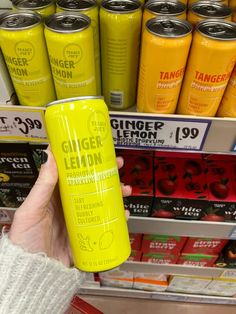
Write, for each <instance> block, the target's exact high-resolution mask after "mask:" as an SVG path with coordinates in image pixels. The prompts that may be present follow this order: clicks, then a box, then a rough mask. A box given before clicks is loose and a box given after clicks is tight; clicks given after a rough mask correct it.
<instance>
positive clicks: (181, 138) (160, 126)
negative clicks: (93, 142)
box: [110, 114, 211, 151]
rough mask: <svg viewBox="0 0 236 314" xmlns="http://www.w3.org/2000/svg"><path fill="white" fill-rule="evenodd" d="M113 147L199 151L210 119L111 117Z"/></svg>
mask: <svg viewBox="0 0 236 314" xmlns="http://www.w3.org/2000/svg"><path fill="white" fill-rule="evenodd" d="M110 120H111V127H112V134H113V140H114V144H115V146H116V147H117V148H119V147H136V148H139V147H140V148H142V147H143V148H144V147H145V148H146V149H147V148H150V149H153V148H159V149H171V150H173V149H177V150H196V151H200V150H202V147H203V145H204V142H205V139H206V136H207V134H208V130H209V128H210V125H211V121H210V120H205V119H204V120H200V119H188V118H186V119H185V118H181V119H180V118H179V119H177V118H172V117H171V118H162V117H161V118H159V117H148V116H146V117H142V116H139V117H137V116H132V115H128V116H127V115H116V114H111V118H110Z"/></svg>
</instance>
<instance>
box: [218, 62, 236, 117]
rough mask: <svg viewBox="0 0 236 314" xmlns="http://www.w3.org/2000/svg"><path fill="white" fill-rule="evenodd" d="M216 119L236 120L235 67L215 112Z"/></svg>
mask: <svg viewBox="0 0 236 314" xmlns="http://www.w3.org/2000/svg"><path fill="white" fill-rule="evenodd" d="M217 117H231V118H236V65H235V67H234V70H233V72H232V74H231V77H230V80H229V83H228V85H227V88H226V90H225V93H224V96H223V98H222V101H221V104H220V106H219V109H218V111H217Z"/></svg>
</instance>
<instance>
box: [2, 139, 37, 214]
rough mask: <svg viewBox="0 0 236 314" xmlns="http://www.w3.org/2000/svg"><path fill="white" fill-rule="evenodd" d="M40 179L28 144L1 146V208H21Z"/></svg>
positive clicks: (6, 144) (4, 144)
mask: <svg viewBox="0 0 236 314" xmlns="http://www.w3.org/2000/svg"><path fill="white" fill-rule="evenodd" d="M37 177H38V171H37V169H36V167H35V164H34V160H33V157H32V154H31V151H30V148H29V145H28V144H15V143H14V144H10V143H1V144H0V207H1V208H2V209H7V208H8V209H10V210H12V209H13V208H17V207H19V206H20V205H21V204H22V203H23V201H24V200H25V198H26V196H27V195H28V194H29V192H30V190H31V188H32V186H33V184H34V183H35V181H36V179H37Z"/></svg>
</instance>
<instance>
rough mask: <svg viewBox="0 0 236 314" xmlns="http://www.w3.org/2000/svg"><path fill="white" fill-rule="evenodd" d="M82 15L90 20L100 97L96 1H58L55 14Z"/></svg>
mask: <svg viewBox="0 0 236 314" xmlns="http://www.w3.org/2000/svg"><path fill="white" fill-rule="evenodd" d="M62 11H66V12H70V13H82V14H85V15H87V16H88V17H89V18H90V19H91V25H92V29H93V39H94V57H95V69H96V84H97V95H101V65H100V42H99V12H98V3H97V2H96V0H58V1H57V2H56V12H62Z"/></svg>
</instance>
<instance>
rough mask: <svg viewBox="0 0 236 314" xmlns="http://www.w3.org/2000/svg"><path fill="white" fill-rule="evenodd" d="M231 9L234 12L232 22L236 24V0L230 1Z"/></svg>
mask: <svg viewBox="0 0 236 314" xmlns="http://www.w3.org/2000/svg"><path fill="white" fill-rule="evenodd" d="M229 7H230V8H231V10H232V12H233V14H232V15H233V16H232V21H233V22H236V0H229Z"/></svg>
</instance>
